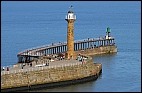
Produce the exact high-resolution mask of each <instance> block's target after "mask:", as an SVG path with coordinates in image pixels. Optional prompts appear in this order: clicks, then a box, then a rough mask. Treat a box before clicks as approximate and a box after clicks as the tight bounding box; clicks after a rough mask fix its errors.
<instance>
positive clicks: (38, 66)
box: [1, 58, 88, 76]
mask: <svg viewBox="0 0 142 93" xmlns="http://www.w3.org/2000/svg"><path fill="white" fill-rule="evenodd" d="M43 60H44V61H43ZM87 60H88V58H84V60H83V61H79V60H73V59H70V60H66V59H62V60H54V61H49V60H47V59H38V62H36V61H32V62H31V64H32V65H30V64H29V63H18V64H16V65H13V66H12V67H8V71H7V68H5V69H4V70H1V76H2V75H4V74H10V73H18V72H28V71H35V70H42V69H48V68H57V67H64V66H73V65H80V64H83V63H85V62H87ZM23 65H24V66H23Z"/></svg>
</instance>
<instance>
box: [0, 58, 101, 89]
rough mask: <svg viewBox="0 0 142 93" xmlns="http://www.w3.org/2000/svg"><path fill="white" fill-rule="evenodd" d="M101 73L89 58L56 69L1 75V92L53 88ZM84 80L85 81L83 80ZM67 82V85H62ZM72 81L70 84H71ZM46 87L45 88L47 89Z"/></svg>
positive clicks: (99, 68)
mask: <svg viewBox="0 0 142 93" xmlns="http://www.w3.org/2000/svg"><path fill="white" fill-rule="evenodd" d="M101 71H102V65H101V64H98V63H93V61H92V59H91V58H89V59H88V61H86V62H79V63H75V64H72V65H65V66H64V65H62V66H59V67H58V66H57V67H51V68H50V67H43V68H42V69H40V70H33V71H26V72H17V73H8V74H4V75H1V91H8V90H9V91H12V90H13V91H14V89H18V88H19V87H20V88H19V90H20V89H22V87H23V89H32V88H35V87H36V86H35V85H37V86H40V85H45V84H46V85H47V86H49V87H50V86H54V85H60V82H62V83H61V84H68V83H72V82H73V81H80V82H82V81H87V80H92V79H96V78H97V77H98V75H99V74H100V73H101ZM85 78H86V79H85ZM81 80H82V81H81ZM64 81H67V82H68V83H64ZM71 81H72V82H71ZM47 86H46V87H47Z"/></svg>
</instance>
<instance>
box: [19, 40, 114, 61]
mask: <svg viewBox="0 0 142 93" xmlns="http://www.w3.org/2000/svg"><path fill="white" fill-rule="evenodd" d="M111 45H112V46H113V45H115V42H114V37H111V38H109V39H106V38H104V37H101V38H91V39H90V38H88V39H86V40H78V41H75V42H74V51H79V50H86V49H92V48H98V47H102V46H111ZM66 51H67V43H66V42H64V43H61V42H59V43H56V44H53V43H52V44H51V45H44V46H41V47H36V48H31V49H27V50H25V51H22V52H20V53H18V55H17V57H18V63H29V62H31V61H33V60H34V59H35V58H38V57H40V56H44V55H53V54H58V53H65V52H66Z"/></svg>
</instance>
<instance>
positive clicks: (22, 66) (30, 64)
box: [21, 63, 32, 69]
mask: <svg viewBox="0 0 142 93" xmlns="http://www.w3.org/2000/svg"><path fill="white" fill-rule="evenodd" d="M27 65H29V66H30V67H32V63H27ZM24 66H26V64H25V63H22V65H21V68H22V69H23V68H24Z"/></svg>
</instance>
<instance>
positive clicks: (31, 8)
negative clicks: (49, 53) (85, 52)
mask: <svg viewBox="0 0 142 93" xmlns="http://www.w3.org/2000/svg"><path fill="white" fill-rule="evenodd" d="M1 5H2V6H1V8H2V9H1V10H2V12H1V66H7V65H13V64H15V63H17V53H18V52H20V51H23V50H25V49H28V48H32V47H37V46H41V45H46V44H51V43H57V42H64V41H66V34H67V22H66V21H65V15H66V14H67V11H68V10H69V6H70V5H73V10H74V12H75V14H76V16H77V20H76V21H75V29H74V35H75V40H80V39H87V38H97V37H99V36H105V32H106V28H107V27H110V28H111V36H113V37H115V42H116V44H117V47H118V53H116V54H113V55H112V54H110V55H99V56H94V57H93V58H94V62H98V63H102V67H103V71H102V75H101V76H100V77H99V78H98V79H97V80H96V81H91V82H87V83H83V84H76V85H70V86H66V87H58V88H53V89H43V90H38V91H46V92H48V91H49V92H52V91H55V92H75V91H76V92H83V91H84V92H86V91H89V92H97V91H99V92H109V91H110V92H113V91H116V92H132V91H136V92H139V91H141V57H140V55H141V2H138V1H131V2H130V1H122V2H120V1H106V2H105V1H101V2H99V1H70V2H69V1H68V2H67V1H54V2H51V1H50V2H49V1H47V2H44V1H29V2H26V1H19V2H18V1H2V3H1Z"/></svg>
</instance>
